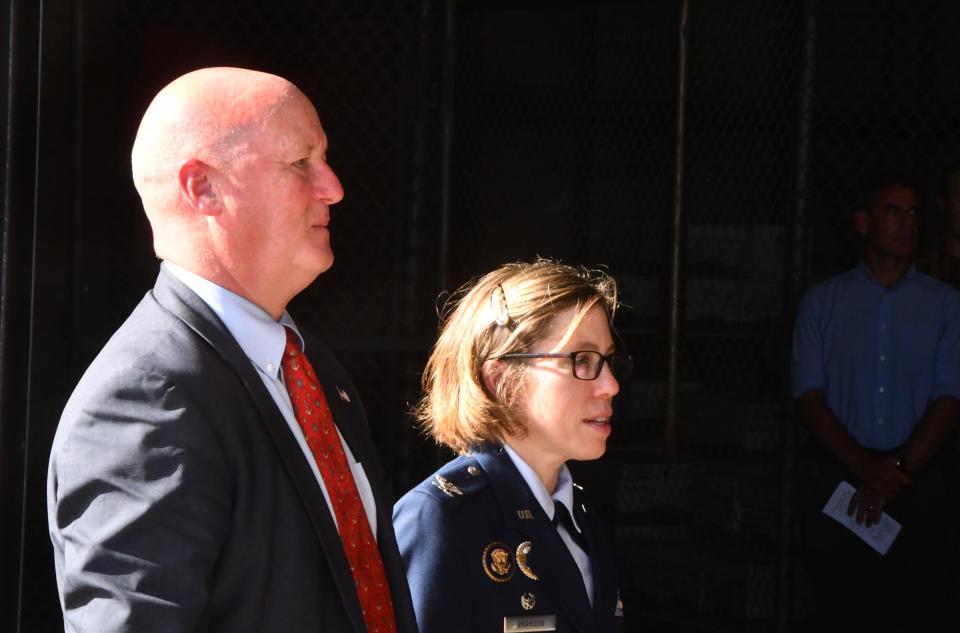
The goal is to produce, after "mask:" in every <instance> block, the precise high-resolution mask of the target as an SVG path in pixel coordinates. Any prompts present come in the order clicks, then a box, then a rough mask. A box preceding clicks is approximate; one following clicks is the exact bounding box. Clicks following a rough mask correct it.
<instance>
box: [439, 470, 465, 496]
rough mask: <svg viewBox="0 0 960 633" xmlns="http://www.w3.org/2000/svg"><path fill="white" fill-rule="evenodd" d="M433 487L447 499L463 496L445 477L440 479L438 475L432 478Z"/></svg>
mask: <svg viewBox="0 0 960 633" xmlns="http://www.w3.org/2000/svg"><path fill="white" fill-rule="evenodd" d="M433 485H434V486H436V487H437V488H439V489H440V490H441V491H442V492H443V494H445V495H447V496H448V497H452V496H453V495H462V494H463V492H462V491H461V490H460V489H459V488H457V487H456V486H455V485H453V484H452V483H450V481H448V480H447V479H446V478H445V477H441V476H440V475H434V476H433Z"/></svg>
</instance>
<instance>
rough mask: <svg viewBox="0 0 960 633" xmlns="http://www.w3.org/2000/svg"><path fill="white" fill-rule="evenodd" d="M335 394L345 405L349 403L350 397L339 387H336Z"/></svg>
mask: <svg viewBox="0 0 960 633" xmlns="http://www.w3.org/2000/svg"><path fill="white" fill-rule="evenodd" d="M337 393H339V394H340V399H341V400H343V401H344V402H346V403H349V402H350V396H348V395H347V392H346V391H344V390H343V389H341V388H340V385H337Z"/></svg>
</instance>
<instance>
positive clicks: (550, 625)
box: [393, 260, 628, 633]
mask: <svg viewBox="0 0 960 633" xmlns="http://www.w3.org/2000/svg"><path fill="white" fill-rule="evenodd" d="M448 305H450V306H452V308H450V309H449V310H448V311H447V314H446V317H445V323H444V325H443V328H442V331H441V333H440V337H439V339H438V341H437V343H436V345H435V346H434V349H433V353H432V354H431V356H430V360H429V361H428V363H427V367H426V370H425V372H424V378H423V382H424V392H425V396H424V398H423V400H422V401H421V402H420V404H419V405H418V408H417V410H416V413H417V416H418V419H419V421H420V423H421V424H422V425H423V428H424V429H425V430H426V431H427V432H428V433H429V434H430V435H431V436H432V437H433V438H434V439H435V440H436V441H437V442H439V443H442V444H445V445H447V446H448V447H450V448H451V449H453V450H454V451H455V452H457V453H459V454H460V456H459V457H457V458H456V459H454V460H453V461H451V462H449V463H447V464H446V465H444V466H443V467H442V468H440V470H438V471H437V472H436V473H434V474H433V475H431V476H430V477H428V478H427V479H426V480H425V481H424V482H423V483H421V484H420V485H418V486H417V487H416V488H414V489H413V490H411V491H410V492H408V493H407V494H406V495H404V497H403V498H402V499H400V501H399V502H398V503H397V505H396V506H395V508H394V514H393V521H394V527H395V528H396V533H397V540H398V542H399V545H400V552H401V554H402V556H403V560H404V564H405V566H406V570H407V578H408V580H409V582H410V588H411V591H412V593H413V600H414V606H415V608H416V614H417V622H418V624H419V626H420V630H421V632H422V633H441V632H442V633H449V632H450V631H477V632H480V631H501V630H502V631H553V630H556V631H579V632H581V633H590V632H593V631H598V632H599V631H619V630H622V619H623V618H622V605H621V604H620V600H619V595H618V590H617V582H616V569H615V565H614V556H613V552H612V550H611V547H610V543H609V541H608V539H607V538H606V536H605V534H604V531H603V528H602V526H601V524H600V521H599V519H598V517H597V515H596V514H595V513H594V512H592V511H591V510H590V509H589V507H588V506H587V505H585V504H584V501H583V500H582V499H581V492H580V489H579V487H578V486H576V485H575V484H574V483H573V481H572V480H571V477H570V471H569V470H568V469H567V466H566V464H565V462H566V461H567V460H570V459H576V460H590V459H597V458H598V457H600V456H601V455H603V453H604V450H605V448H606V441H607V437H608V436H609V435H610V430H611V429H610V416H611V414H612V413H613V409H612V401H613V397H614V396H615V395H616V393H617V391H618V390H619V384H618V382H617V376H618V375H620V372H619V371H618V370H619V369H620V368H621V365H622V363H621V361H622V360H625V359H628V357H626V356H625V354H624V353H623V352H622V351H621V352H617V351H616V349H615V344H614V338H613V330H612V328H611V322H612V318H613V314H614V311H615V308H616V305H617V301H616V285H615V283H614V281H613V279H612V278H611V277H610V276H608V275H606V274H605V273H602V272H598V271H590V270H587V269H584V268H578V267H571V266H566V265H563V264H559V263H557V262H553V261H548V260H538V261H536V262H534V263H529V264H528V263H517V264H509V265H506V266H503V267H501V268H499V269H497V270H495V271H493V272H491V273H489V274H487V275H485V276H484V277H482V278H480V279H479V280H477V281H476V282H475V283H473V284H470V285H468V286H466V287H464V288H463V289H461V290H460V291H459V292H458V293H457V294H456V295H454V298H453V300H452V301H451V302H450V303H449V304H448ZM620 377H621V378H622V377H623V376H622V375H620Z"/></svg>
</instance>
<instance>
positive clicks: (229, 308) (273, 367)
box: [161, 261, 304, 380]
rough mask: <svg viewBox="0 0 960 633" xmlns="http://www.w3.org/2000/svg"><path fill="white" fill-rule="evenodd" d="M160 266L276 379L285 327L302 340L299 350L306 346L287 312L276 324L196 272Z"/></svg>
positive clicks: (264, 370) (242, 300)
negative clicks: (217, 319) (205, 305)
mask: <svg viewBox="0 0 960 633" xmlns="http://www.w3.org/2000/svg"><path fill="white" fill-rule="evenodd" d="M161 266H162V267H164V268H165V269H166V270H167V271H168V272H169V273H170V274H172V275H173V276H174V277H176V278H177V279H179V280H180V281H182V282H183V283H184V284H186V286H187V287H188V288H190V290H192V291H193V292H194V293H196V295H197V296H198V297H200V298H201V299H202V300H203V302H204V303H206V304H207V306H209V307H210V309H211V310H213V312H214V314H216V315H217V317H219V319H220V320H221V321H223V324H224V325H225V326H226V328H227V330H229V331H230V334H231V335H232V336H233V338H234V339H236V341H237V343H238V344H239V345H240V349H242V350H243V353H244V354H246V355H247V358H249V359H250V362H252V363H253V364H254V365H255V366H256V367H257V368H258V369H259V370H260V371H262V372H263V373H265V374H267V375H268V376H270V377H271V378H273V379H274V380H276V379H277V378H278V377H279V372H280V359H281V358H283V348H284V347H285V346H286V344H287V333H286V330H285V329H284V328H285V327H289V328H290V329H292V330H293V331H294V332H295V333H296V335H297V338H299V339H300V347H301V348H303V347H304V344H303V337H302V336H301V335H300V331H299V330H298V329H297V326H296V324H295V323H294V322H293V319H292V318H290V315H289V314H288V313H287V312H286V311H284V313H283V314H282V315H281V316H280V320H279V321H274V320H273V318H271V316H270V315H269V314H267V313H266V312H265V311H264V310H263V309H262V308H260V307H259V306H257V305H256V304H254V303H252V302H251V301H248V300H247V299H244V298H243V297H241V296H240V295H238V294H236V293H235V292H231V291H230V290H227V289H226V288H223V287H222V286H218V285H217V284H215V283H213V282H212V281H210V280H208V279H204V278H203V277H201V276H199V275H197V274H196V273H193V272H190V271H189V270H187V269H185V268H182V267H180V266H177V265H176V264H173V263H171V262H167V261H165V262H163V263H162V264H161Z"/></svg>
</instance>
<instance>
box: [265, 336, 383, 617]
mask: <svg viewBox="0 0 960 633" xmlns="http://www.w3.org/2000/svg"><path fill="white" fill-rule="evenodd" d="M284 329H286V331H287V345H286V348H284V350H283V360H282V361H281V362H280V365H281V366H282V367H283V379H284V381H285V382H286V385H287V391H289V392H290V402H291V404H293V410H294V412H295V413H296V416H297V422H298V423H299V424H300V428H301V429H302V430H303V435H304V436H305V437H306V439H307V446H309V447H310V451H311V452H312V453H313V458H314V459H315V460H317V466H318V467H319V469H320V475H321V476H322V477H323V483H324V485H325V486H326V488H327V493H328V494H329V495H330V505H332V506H333V512H334V514H335V515H336V517H337V528H338V530H339V531H340V538H341V540H342V541H343V551H344V552H345V553H346V555H347V562H349V563H350V572H351V573H352V574H353V582H354V584H355V585H356V587H357V597H358V598H359V599H360V608H361V609H362V611H363V621H364V622H366V624H367V630H368V631H370V633H394V632H395V631H396V620H395V619H394V615H393V602H392V601H391V599H390V587H389V585H388V584H387V575H386V572H385V571H384V568H383V560H382V559H381V558H380V550H378V549H377V542H376V541H375V540H374V538H373V532H372V531H371V530H370V522H369V521H368V520H367V513H366V512H365V511H364V509H363V502H362V501H361V500H360V493H359V492H357V484H356V482H355V481H354V480H353V473H351V472H350V466H349V465H348V464H347V456H346V454H345V453H344V452H343V445H342V444H341V443H340V437H339V435H337V429H336V427H334V425H333V415H332V414H331V413H330V408H329V407H328V406H327V399H326V397H324V395H323V389H321V388H320V385H319V384H318V383H317V376H316V374H315V373H314V371H313V367H312V366H311V365H310V361H308V360H307V357H306V355H304V354H303V353H302V352H301V351H300V343H299V342H298V340H297V335H296V334H294V332H293V330H291V329H290V328H288V327H287V328H284Z"/></svg>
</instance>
